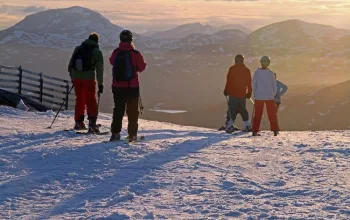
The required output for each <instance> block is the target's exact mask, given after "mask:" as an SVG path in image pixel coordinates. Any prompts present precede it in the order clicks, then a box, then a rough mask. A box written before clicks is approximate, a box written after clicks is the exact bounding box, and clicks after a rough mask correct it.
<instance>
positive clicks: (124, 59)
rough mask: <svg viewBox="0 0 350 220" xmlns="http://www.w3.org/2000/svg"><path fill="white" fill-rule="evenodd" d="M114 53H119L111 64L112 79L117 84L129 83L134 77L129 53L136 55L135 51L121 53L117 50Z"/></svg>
mask: <svg viewBox="0 0 350 220" xmlns="http://www.w3.org/2000/svg"><path fill="white" fill-rule="evenodd" d="M116 51H119V52H118V54H117V56H116V57H115V59H114V63H113V77H114V79H115V80H116V81H117V82H130V80H131V79H133V78H134V77H135V68H134V66H133V65H132V56H131V53H134V52H136V53H137V51H136V50H130V51H122V50H119V49H117V50H116Z"/></svg>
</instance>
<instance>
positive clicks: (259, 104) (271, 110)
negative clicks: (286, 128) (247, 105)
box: [252, 100, 280, 132]
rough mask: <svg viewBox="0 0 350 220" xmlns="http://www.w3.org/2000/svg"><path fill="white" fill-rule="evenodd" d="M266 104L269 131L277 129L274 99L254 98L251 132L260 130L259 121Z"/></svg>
mask: <svg viewBox="0 0 350 220" xmlns="http://www.w3.org/2000/svg"><path fill="white" fill-rule="evenodd" d="M265 104H266V109H267V115H268V117H269V121H270V126H271V131H279V130H280V128H279V126H278V120H277V113H276V104H275V101H274V100H255V105H254V108H255V114H254V120H253V128H252V130H253V132H259V131H260V123H261V119H262V116H263V113H264V105H265Z"/></svg>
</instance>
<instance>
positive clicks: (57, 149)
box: [0, 107, 350, 219]
mask: <svg viewBox="0 0 350 220" xmlns="http://www.w3.org/2000/svg"><path fill="white" fill-rule="evenodd" d="M52 117H53V112H48V113H24V112H21V111H17V110H13V109H10V108H7V107H0V136H1V138H0V189H1V191H0V218H1V219H19V218H20V217H23V218H25V219H63V218H83V219H87V218H90V219H234V218H239V219H261V218H264V219H285V218H292V219H296V218H297V219H301V218H304V219H330V218H333V219H349V218H350V210H349V206H350V196H349V193H350V185H349V184H350V179H349V170H348V167H349V165H350V159H349V155H350V151H349V146H350V131H328V132H293V133H291V132H282V133H281V136H280V137H277V138H275V137H271V136H270V134H269V133H264V136H263V137H259V138H252V137H250V136H248V135H236V136H232V135H227V134H219V133H218V132H215V131H211V130H207V129H201V128H194V127H181V126H176V125H171V124H163V123H158V122H151V121H144V120H142V121H141V122H140V130H141V132H140V134H142V135H145V136H146V138H147V141H145V142H140V143H135V144H133V145H131V146H125V145H123V144H121V143H101V142H102V141H104V140H106V139H108V137H106V136H78V135H74V134H72V133H69V132H64V131H62V129H63V128H67V127H69V126H70V125H71V124H72V120H73V119H72V113H71V112H67V113H64V114H62V115H61V116H60V117H59V118H58V121H57V123H56V124H55V125H54V128H53V129H52V130H47V129H45V127H47V126H48V125H49V124H50V121H51V120H52ZM110 119H111V116H110V115H106V114H102V115H101V116H100V120H99V121H100V122H101V123H102V124H103V126H104V128H105V129H106V126H108V125H109V124H110ZM124 132H125V131H124ZM124 134H125V133H124Z"/></svg>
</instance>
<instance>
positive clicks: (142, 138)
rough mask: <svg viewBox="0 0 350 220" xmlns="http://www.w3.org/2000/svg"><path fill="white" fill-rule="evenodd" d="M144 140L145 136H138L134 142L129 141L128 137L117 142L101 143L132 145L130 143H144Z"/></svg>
mask: <svg viewBox="0 0 350 220" xmlns="http://www.w3.org/2000/svg"><path fill="white" fill-rule="evenodd" d="M145 140H146V138H145V136H140V137H138V138H137V139H135V140H129V138H128V137H124V138H120V139H118V140H113V141H110V140H109V141H103V142H102V143H119V142H123V143H124V144H132V143H137V142H142V141H145Z"/></svg>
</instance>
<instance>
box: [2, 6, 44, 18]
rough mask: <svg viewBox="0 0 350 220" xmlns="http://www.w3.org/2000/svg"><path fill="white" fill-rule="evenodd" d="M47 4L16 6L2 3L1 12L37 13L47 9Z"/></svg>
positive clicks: (14, 13)
mask: <svg viewBox="0 0 350 220" xmlns="http://www.w3.org/2000/svg"><path fill="white" fill-rule="evenodd" d="M47 9H48V8H47V7H45V6H36V5H30V6H15V5H1V6H0V14H9V15H23V16H25V15H28V14H31V13H37V12H40V11H44V10H47Z"/></svg>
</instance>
